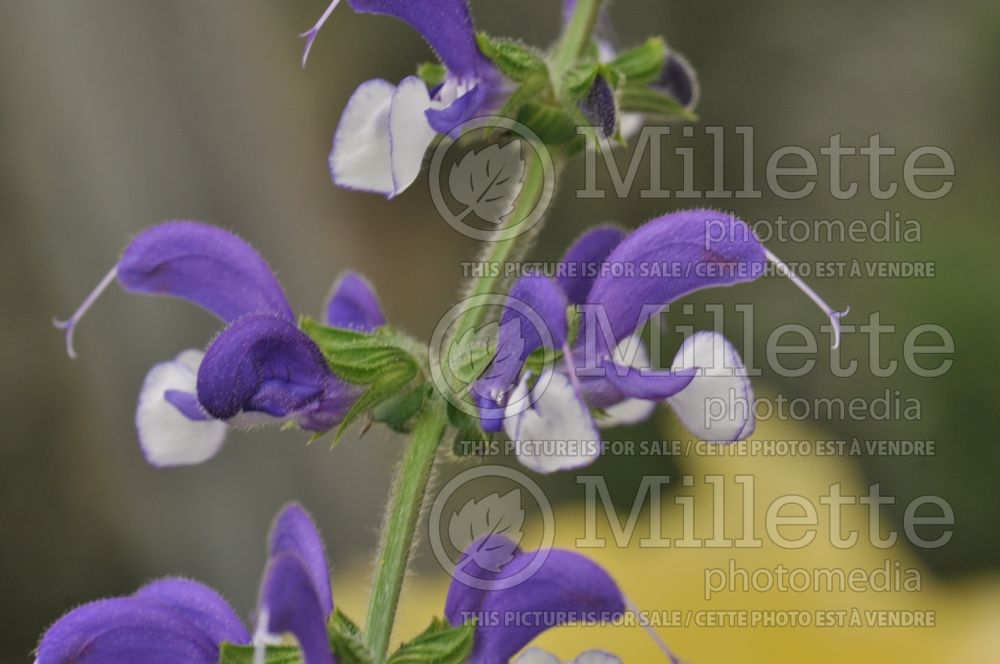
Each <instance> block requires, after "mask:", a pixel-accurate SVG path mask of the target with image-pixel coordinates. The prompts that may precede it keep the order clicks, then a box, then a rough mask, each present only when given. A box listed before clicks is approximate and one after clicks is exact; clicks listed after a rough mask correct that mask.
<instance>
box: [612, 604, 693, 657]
mask: <svg viewBox="0 0 1000 664" xmlns="http://www.w3.org/2000/svg"><path fill="white" fill-rule="evenodd" d="M625 608H627V609H628V610H629V611H631V612H632V613H633V614H635V616H636V618H638V620H639V625H641V626H642V628H643V629H644V630H646V633H647V634H649V638H651V639H653V641H655V642H656V645H657V647H659V649H660V650H662V651H663V654H664V655H666V656H667V659H669V660H670V664H681V658H680V657H678V656H677V655H675V654H674V651H673V650H671V649H670V646H668V645H667V642H666V641H664V640H663V637H662V636H660V635H659V633H658V632H657V631H656V630H655V629H653V626H652V625H650V624H649V620H648V619H647V618H646V616H645V614H643V613H642V611H640V610H639V607H638V606H636V605H635V603H634V602H633V601H632V600H630V599H629V598H628V597H625Z"/></svg>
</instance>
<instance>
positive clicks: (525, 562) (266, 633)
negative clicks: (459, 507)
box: [35, 503, 627, 664]
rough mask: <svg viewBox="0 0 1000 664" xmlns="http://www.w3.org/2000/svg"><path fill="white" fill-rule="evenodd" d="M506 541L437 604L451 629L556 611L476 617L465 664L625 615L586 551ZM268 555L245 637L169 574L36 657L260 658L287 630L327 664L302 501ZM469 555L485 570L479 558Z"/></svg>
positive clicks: (63, 623) (313, 544)
mask: <svg viewBox="0 0 1000 664" xmlns="http://www.w3.org/2000/svg"><path fill="white" fill-rule="evenodd" d="M493 537H500V536H496V535H494V536H493ZM477 544H478V542H477V543H473V545H471V546H476V545H477ZM505 544H506V546H504V547H500V548H501V549H502V551H503V553H502V555H504V556H505V558H504V560H503V561H498V562H500V563H501V564H499V565H497V566H496V569H499V570H500V571H499V572H493V571H486V570H484V569H482V568H477V569H476V570H475V574H476V575H477V577H479V578H482V579H487V580H490V581H491V582H492V583H493V584H494V585H495V587H492V586H491V585H490V584H487V585H485V586H484V587H479V588H472V587H469V586H467V585H465V584H463V583H462V582H461V581H458V580H457V579H456V580H454V581H453V582H452V584H451V586H450V588H449V591H448V597H447V600H446V604H445V615H446V617H447V619H448V621H449V622H450V623H451V624H452V625H453V626H456V627H458V626H461V625H464V624H466V623H467V622H468V621H470V620H473V619H475V618H477V617H482V616H485V615H489V614H494V613H495V614H502V615H506V616H510V615H513V614H522V613H523V614H528V613H531V614H532V615H538V612H544V613H546V614H550V615H552V616H554V617H555V619H554V620H552V621H549V620H546V621H542V622H541V623H537V622H535V623H533V621H514V623H515V624H513V625H503V624H500V625H496V624H493V625H490V624H487V623H486V622H482V623H481V624H477V626H476V627H475V632H474V636H473V649H472V653H471V655H470V657H469V660H468V662H469V663H470V664H501V663H504V664H505V663H506V662H508V661H509V660H510V659H511V658H512V657H513V656H514V655H515V654H517V653H518V652H519V651H520V650H521V649H522V648H524V647H525V646H526V645H527V644H529V643H530V642H531V641H532V640H533V639H534V638H535V637H536V636H538V635H539V634H540V633H541V632H543V631H545V630H546V629H548V628H549V627H553V626H556V625H558V624H563V623H566V622H569V621H572V622H601V621H611V620H615V619H617V618H619V617H621V615H622V614H623V613H624V612H625V610H626V606H627V602H626V600H625V597H624V596H623V594H622V592H621V590H620V589H619V588H618V586H617V585H616V584H615V582H614V580H613V579H612V578H611V577H610V576H609V575H608V573H607V572H606V571H605V570H604V569H603V568H601V567H600V566H599V565H597V564H596V563H594V562H592V561H590V560H589V559H587V558H585V557H584V556H582V555H580V554H577V553H574V552H571V551H565V550H562V549H549V550H545V551H532V552H524V551H521V550H520V549H518V548H517V547H516V546H514V543H513V542H510V541H509V540H505ZM511 552H512V553H511ZM267 554H268V561H267V566H266V568H265V571H264V575H263V578H262V580H261V583H260V592H259V596H258V602H257V611H256V619H255V628H254V630H253V632H252V633H251V632H250V631H248V630H247V628H246V627H245V626H244V625H243V623H242V621H241V620H240V618H239V617H238V615H237V613H236V612H235V611H234V610H233V608H232V607H231V606H230V605H229V604H228V603H227V602H226V600H225V599H223V597H222V596H221V595H220V594H219V593H218V592H217V591H215V590H213V589H212V588H209V587H208V586H206V585H204V584H201V583H198V582H197V581H192V580H189V579H182V578H166V579H161V580H158V581H154V582H152V583H150V584H148V585H146V586H143V587H142V588H140V589H139V590H138V591H137V592H136V593H135V594H133V595H130V596H127V597H115V598H111V599H104V600H98V601H96V602H91V603H89V604H84V605H83V606H80V607H78V608H76V609H74V610H72V611H70V612H69V613H67V614H66V615H64V616H63V617H62V618H60V619H59V620H57V621H56V622H55V624H53V625H52V627H50V628H49V629H48V630H47V631H46V632H45V634H44V635H43V636H42V640H41V643H40V644H39V646H38V651H37V659H36V662H35V664H132V663H133V662H139V661H141V662H143V663H144V664H147V663H148V664H176V662H185V664H216V663H217V662H218V661H219V653H220V648H221V647H222V645H223V644H224V643H230V644H234V645H238V646H253V647H254V650H255V655H256V661H264V655H265V653H266V649H267V647H268V646H271V645H277V644H282V643H285V638H286V637H287V636H291V637H293V638H294V643H295V644H296V645H297V646H298V648H299V649H300V650H301V652H302V657H303V660H304V663H305V664H335V662H336V661H337V658H336V656H335V655H334V654H333V653H332V652H331V647H330V641H329V637H328V634H327V623H328V621H329V620H330V617H331V615H332V613H333V608H334V603H333V594H332V590H331V585H330V575H329V563H328V561H327V557H326V550H325V546H324V544H323V539H322V537H321V535H320V533H319V530H318V529H317V527H316V524H315V522H314V521H313V520H312V518H311V517H310V516H309V514H308V513H307V512H306V511H305V510H304V509H303V508H302V507H301V506H300V505H298V504H295V503H293V504H290V505H288V506H286V507H285V508H283V509H282V510H281V512H280V513H279V514H278V516H277V518H276V519H275V521H274V525H273V526H272V527H271V532H270V535H269V536H268V545H267ZM537 556H543V557H544V559H543V561H542V562H541V564H540V565H538V566H537V569H536V570H535V572H534V573H533V574H532V575H531V576H530V577H529V578H527V579H525V580H524V581H522V582H521V583H519V584H517V585H516V587H508V585H507V584H505V583H504V581H505V580H507V579H510V578H511V577H512V576H514V575H518V574H521V573H522V572H523V570H524V569H525V568H527V567H529V566H533V565H535V564H536V562H535V559H536V557H537ZM476 563H478V564H483V565H485V566H486V567H490V568H491V569H492V568H493V565H492V564H491V561H488V560H485V561H484V559H483V558H482V557H480V558H477V560H476ZM529 652H531V651H526V653H525V654H523V655H522V656H521V657H522V658H523V657H525V656H527V654H528V653H529ZM588 657H592V656H590V655H588ZM518 661H522V660H521V659H519V660H518ZM525 661H531V660H525ZM577 661H578V664H605V663H604V661H602V660H596V659H582V660H580V659H578V660H577ZM610 662H611V660H608V664H610Z"/></svg>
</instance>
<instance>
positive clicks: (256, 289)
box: [118, 221, 294, 322]
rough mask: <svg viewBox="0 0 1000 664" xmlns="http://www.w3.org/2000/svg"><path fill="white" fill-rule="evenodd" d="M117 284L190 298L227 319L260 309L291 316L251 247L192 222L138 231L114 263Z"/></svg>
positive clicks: (282, 295)
mask: <svg viewBox="0 0 1000 664" xmlns="http://www.w3.org/2000/svg"><path fill="white" fill-rule="evenodd" d="M118 282H119V283H120V284H121V285H122V287H123V288H124V289H125V290H127V291H129V292H133V293H147V294H151V295H173V296H174V297H180V298H183V299H185V300H190V301H191V302H194V303H195V304H198V305H200V306H202V307H204V308H205V309H208V310H209V311H211V312H212V313H214V314H215V315H216V316H218V317H219V318H221V319H222V320H224V321H226V322H231V321H233V320H235V319H236V318H239V317H240V316H243V315H245V314H249V313H256V312H265V311H269V312H273V313H275V314H279V315H282V316H285V317H287V318H293V317H294V315H293V314H292V309H291V307H290V306H289V305H288V300H287V299H286V298H285V293H284V291H282V290H281V285H280V284H279V283H278V279H277V278H276V277H275V276H274V272H273V271H272V270H271V268H270V266H268V264H267V263H266V262H265V261H264V259H263V258H261V256H260V254H258V253H257V252H256V251H255V250H254V248H253V247H251V246H250V245H249V244H247V243H246V242H245V241H244V240H242V239H240V238H238V237H236V236H235V235H233V234H232V233H230V232H228V231H225V230H223V229H221V228H217V227H215V226H209V225H207V224H200V223H197V222H193V221H171V222H167V223H165V224H160V225H159V226H154V227H152V228H150V229H148V230H146V231H143V232H142V233H140V234H139V235H138V236H137V237H136V238H135V239H134V240H132V242H131V243H130V244H129V245H128V247H127V248H126V249H125V253H123V254H122V257H121V260H120V261H119V262H118Z"/></svg>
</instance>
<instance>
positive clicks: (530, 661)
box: [513, 648, 562, 664]
mask: <svg viewBox="0 0 1000 664" xmlns="http://www.w3.org/2000/svg"><path fill="white" fill-rule="evenodd" d="M513 664H562V663H561V662H560V661H559V658H558V657H556V656H555V655H553V654H551V653H547V652H545V651H544V650H542V649H541V648H528V649H527V650H525V651H524V652H522V653H521V654H520V655H518V656H517V659H515V660H514V662H513Z"/></svg>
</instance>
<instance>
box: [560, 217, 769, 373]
mask: <svg viewBox="0 0 1000 664" xmlns="http://www.w3.org/2000/svg"><path fill="white" fill-rule="evenodd" d="M766 262H767V258H766V256H765V253H764V248H763V246H761V244H760V242H759V241H758V240H757V238H756V237H755V236H754V234H753V231H751V230H750V227H749V226H747V225H746V224H745V223H744V222H743V221H741V220H739V219H736V218H734V217H732V216H731V215H727V214H725V213H723V212H718V211H715V210H685V211H683V212H675V213H673V214H668V215H666V216H664V217H659V218H658V219H654V220H653V221H650V222H649V223H647V224H645V225H643V226H641V227H640V228H638V229H636V230H635V231H633V232H632V233H630V234H629V235H628V237H626V238H625V239H624V240H623V241H622V242H621V244H619V245H618V246H617V247H616V248H615V249H614V251H612V252H611V254H610V255H609V256H608V259H607V261H606V267H607V268H608V269H606V270H604V271H603V272H602V274H601V275H600V276H599V277H598V278H597V279H596V280H595V281H594V286H593V288H592V289H591V291H590V294H589V295H588V296H587V305H594V308H593V309H592V313H591V312H587V313H585V314H584V316H583V317H582V320H581V323H580V337H579V339H580V341H579V342H578V345H579V344H586V345H587V348H588V349H590V351H591V352H596V353H597V354H599V355H606V354H607V353H606V349H613V348H614V347H615V346H616V345H617V343H618V342H619V341H621V340H622V339H624V338H625V337H627V336H628V335H630V334H632V333H633V332H635V331H637V330H639V329H641V328H642V326H643V325H645V323H646V322H647V321H648V320H649V318H650V317H651V316H652V315H653V314H655V313H657V312H658V311H659V310H660V309H662V308H663V307H664V306H666V305H667V304H669V303H670V302H673V301H674V300H676V299H677V298H680V297H682V296H684V295H687V294H689V293H692V292H694V291H697V290H700V289H702V288H711V287H718V286H730V285H732V284H737V283H742V282H748V281H753V280H754V279H757V278H758V277H760V276H761V275H762V274H763V273H764V267H765V265H766ZM605 315H606V317H607V323H608V324H609V325H610V329H611V332H612V335H613V337H614V338H613V339H601V338H598V337H602V336H603V332H602V330H601V329H600V328H601V327H602V325H597V326H596V327H597V328H598V329H594V330H590V329H588V326H589V325H593V324H594V323H595V322H596V321H593V320H592V319H593V318H594V317H595V316H605ZM591 344H596V346H592V345H591Z"/></svg>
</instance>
